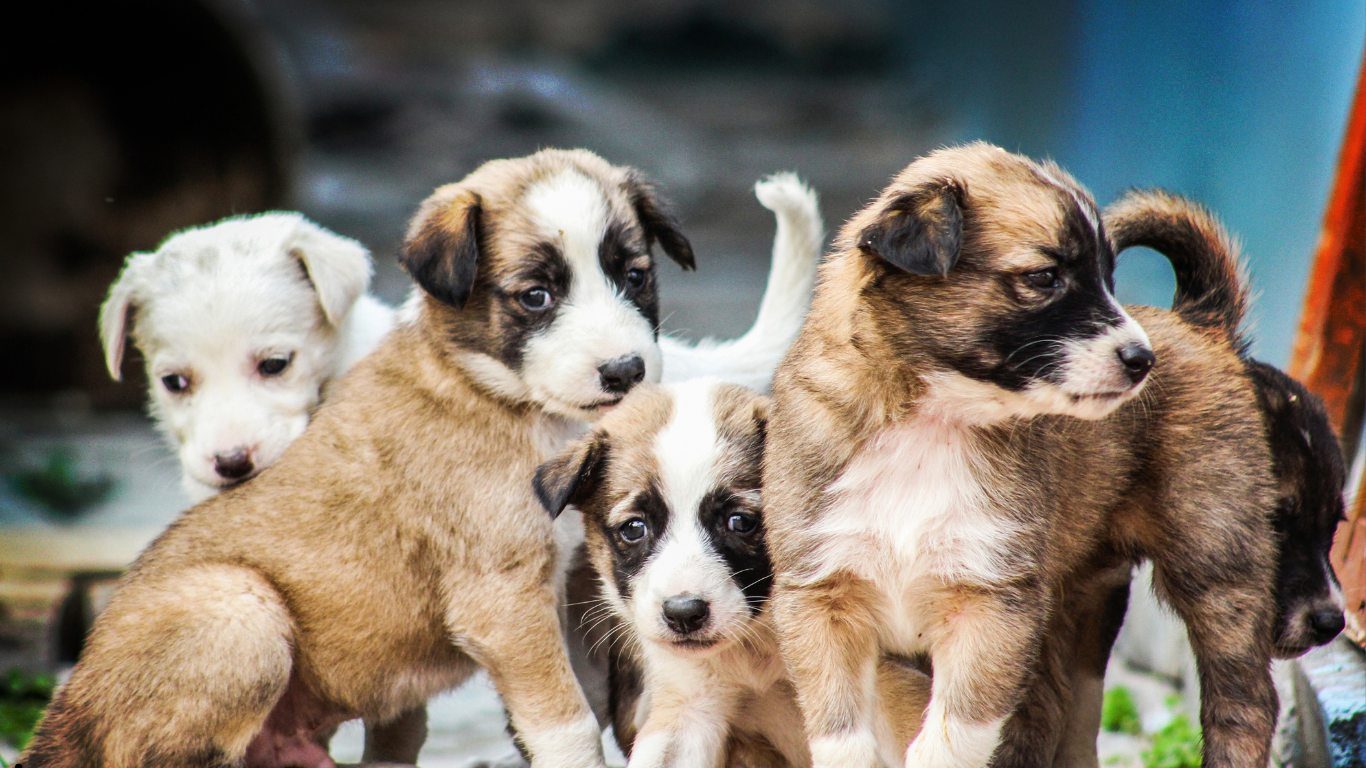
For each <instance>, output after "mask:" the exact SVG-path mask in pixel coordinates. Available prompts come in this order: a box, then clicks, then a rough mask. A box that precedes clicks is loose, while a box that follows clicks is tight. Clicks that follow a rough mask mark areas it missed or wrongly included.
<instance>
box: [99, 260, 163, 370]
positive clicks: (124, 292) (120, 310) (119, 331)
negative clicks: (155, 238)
mask: <svg viewBox="0 0 1366 768" xmlns="http://www.w3.org/2000/svg"><path fill="white" fill-rule="evenodd" d="M155 258H156V254H155V253H135V254H133V255H131V256H129V257H128V260H127V261H126V262H124V265H123V271H121V272H119V277H118V279H117V280H115V281H114V284H113V285H111V286H109V296H108V298H106V299H105V300H104V304H103V305H101V306H100V341H101V342H103V344H104V364H105V365H106V366H107V367H108V368H109V375H110V376H112V377H113V378H114V381H121V380H122V378H123V376H122V372H121V370H120V366H121V365H122V364H123V342H124V339H125V338H126V337H127V336H128V310H129V309H131V308H132V305H133V304H135V303H137V297H138V294H140V293H141V288H142V286H143V284H144V282H146V281H145V277H146V274H147V270H148V269H149V268H150V267H151V265H152V261H153V260H154V259H155Z"/></svg>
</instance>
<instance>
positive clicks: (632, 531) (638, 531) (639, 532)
mask: <svg viewBox="0 0 1366 768" xmlns="http://www.w3.org/2000/svg"><path fill="white" fill-rule="evenodd" d="M649 532H650V527H649V526H647V525H646V524H645V521H644V520H641V519H640V518H638V517H633V518H631V519H630V520H627V521H626V522H624V523H622V524H621V525H619V526H617V535H618V536H620V537H621V540H622V541H625V542H627V543H630V544H634V543H636V542H638V541H640V540H641V539H643V538H645V534H647V533H649Z"/></svg>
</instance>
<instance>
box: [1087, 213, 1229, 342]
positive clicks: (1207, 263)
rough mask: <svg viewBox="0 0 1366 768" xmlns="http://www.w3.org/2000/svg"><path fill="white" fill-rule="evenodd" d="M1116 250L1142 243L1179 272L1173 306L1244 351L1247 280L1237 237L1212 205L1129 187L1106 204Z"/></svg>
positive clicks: (1187, 318) (1107, 219) (1190, 320)
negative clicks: (1212, 208) (1211, 209)
mask: <svg viewBox="0 0 1366 768" xmlns="http://www.w3.org/2000/svg"><path fill="white" fill-rule="evenodd" d="M1105 227H1106V229H1108V230H1109V232H1110V237H1111V239H1112V240H1113V241H1114V244H1115V252H1116V253H1119V252H1121V251H1123V250H1125V249H1126V248H1131V247H1133V246H1143V247H1146V248H1151V249H1153V250H1154V251H1157V252H1158V253H1160V254H1162V255H1163V256H1165V257H1167V260H1168V261H1170V262H1171V264H1172V269H1173V270H1174V271H1175V272H1176V295H1175V297H1174V298H1173V300H1172V310H1173V311H1174V312H1176V313H1177V314H1178V315H1180V316H1181V318H1182V319H1183V320H1185V321H1186V322H1188V323H1190V324H1191V325H1194V326H1197V327H1201V328H1211V329H1216V330H1219V331H1222V332H1223V333H1224V334H1225V335H1227V336H1228V339H1229V341H1230V342H1231V343H1232V344H1233V345H1234V346H1236V347H1237V348H1238V351H1239V352H1240V353H1245V352H1246V350H1247V340H1246V339H1245V338H1244V337H1243V333H1242V330H1241V328H1242V324H1243V319H1244V318H1245V317H1246V315H1247V307H1248V282H1247V274H1246V272H1245V271H1244V269H1243V263H1242V256H1241V253H1240V251H1241V249H1240V248H1239V245H1238V241H1237V240H1236V239H1235V238H1234V237H1233V236H1232V235H1230V234H1229V233H1228V230H1226V229H1224V225H1223V224H1222V223H1220V221H1219V219H1218V218H1216V217H1215V215H1214V214H1213V213H1211V212H1210V211H1209V209H1207V208H1205V207H1204V206H1202V205H1200V204H1199V203H1196V202H1195V201H1193V200H1190V199H1187V198H1184V197H1181V196H1180V195H1174V194H1171V193H1170V192H1164V191H1162V190H1159V189H1136V190H1130V191H1129V192H1128V193H1127V194H1125V195H1124V197H1122V198H1120V199H1119V200H1118V201H1116V202H1115V203H1113V204H1112V205H1110V207H1108V208H1106V209H1105Z"/></svg>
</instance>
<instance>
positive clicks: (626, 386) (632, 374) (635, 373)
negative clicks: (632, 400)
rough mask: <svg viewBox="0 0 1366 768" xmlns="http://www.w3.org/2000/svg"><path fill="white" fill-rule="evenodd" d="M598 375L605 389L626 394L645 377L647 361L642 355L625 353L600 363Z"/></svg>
mask: <svg viewBox="0 0 1366 768" xmlns="http://www.w3.org/2000/svg"><path fill="white" fill-rule="evenodd" d="M598 375H599V376H600V377H601V378H602V388H603V389H605V390H607V391H608V392H616V393H618V394H622V395H624V394H626V393H627V392H630V391H631V387H634V386H635V385H637V384H639V383H640V381H641V379H644V378H645V361H644V360H643V359H642V358H641V357H640V355H623V356H622V357H618V358H617V359H616V360H608V361H607V362H605V363H600V364H598Z"/></svg>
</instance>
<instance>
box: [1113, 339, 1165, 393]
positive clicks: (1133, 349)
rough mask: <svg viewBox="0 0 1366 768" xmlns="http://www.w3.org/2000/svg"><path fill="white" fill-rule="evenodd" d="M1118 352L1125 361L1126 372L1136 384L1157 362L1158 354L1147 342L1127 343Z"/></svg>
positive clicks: (1123, 361) (1120, 358)
mask: <svg viewBox="0 0 1366 768" xmlns="http://www.w3.org/2000/svg"><path fill="white" fill-rule="evenodd" d="M1118 354H1119V361H1120V362H1121V363H1124V373H1125V374H1126V375H1127V376H1128V377H1129V381H1132V382H1133V383H1135V384H1137V383H1138V382H1140V381H1143V377H1144V376H1147V375H1148V371H1149V370H1150V369H1151V368H1152V367H1153V363H1155V362H1157V355H1154V354H1153V351H1152V350H1151V349H1148V346H1147V345H1146V344H1139V343H1138V342H1133V343H1130V344H1125V345H1124V346H1122V347H1120V348H1119V351H1118Z"/></svg>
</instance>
